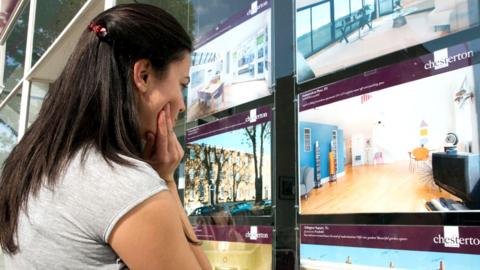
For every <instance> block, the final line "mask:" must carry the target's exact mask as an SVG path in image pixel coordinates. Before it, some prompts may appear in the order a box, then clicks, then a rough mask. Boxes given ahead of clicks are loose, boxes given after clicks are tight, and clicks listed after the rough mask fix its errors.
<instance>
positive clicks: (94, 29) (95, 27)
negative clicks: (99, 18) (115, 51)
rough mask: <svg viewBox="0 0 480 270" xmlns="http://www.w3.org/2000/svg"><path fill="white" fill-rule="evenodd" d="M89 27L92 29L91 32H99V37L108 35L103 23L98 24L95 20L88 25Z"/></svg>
mask: <svg viewBox="0 0 480 270" xmlns="http://www.w3.org/2000/svg"><path fill="white" fill-rule="evenodd" d="M88 29H89V30H90V31H91V32H94V33H96V34H97V36H99V37H102V38H104V37H105V36H106V35H107V29H106V28H105V27H103V26H101V25H98V24H96V23H94V22H91V23H90V24H89V25H88Z"/></svg>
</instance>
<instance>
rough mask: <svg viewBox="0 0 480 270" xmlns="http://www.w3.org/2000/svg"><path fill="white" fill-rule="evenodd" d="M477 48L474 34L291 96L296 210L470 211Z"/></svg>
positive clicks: (476, 158)
mask: <svg viewBox="0 0 480 270" xmlns="http://www.w3.org/2000/svg"><path fill="white" fill-rule="evenodd" d="M479 53H480V39H475V40H472V41H469V42H465V43H461V44H457V45H455V46H451V47H449V48H444V49H441V50H438V51H435V52H434V53H432V54H428V55H424V56H422V57H418V58H415V59H412V60H408V61H404V62H400V63H398V64H394V65H390V66H386V67H382V68H378V69H376V70H372V71H367V72H365V73H363V74H360V75H356V76H353V77H351V78H348V79H344V80H341V81H337V82H333V83H331V84H328V85H324V86H320V87H317V88H315V89H312V90H311V91H308V92H305V93H302V94H300V95H299V97H298V99H299V108H298V110H299V113H298V122H299V125H298V128H299V130H298V132H299V133H298V138H299V143H298V146H299V149H298V151H299V195H300V196H301V198H300V212H301V214H315V215H316V214H339V213H385V212H427V211H470V210H478V209H480V193H479V192H478V189H477V188H476V185H477V182H478V179H479V178H480V171H479V170H478V164H479V163H480V155H479V153H480V139H479V130H480V128H479V126H480V123H479V117H478V116H479V114H478V112H479V111H480V108H478V104H479V103H478V96H479V92H480V89H478V80H479V78H480V73H479V70H480V64H479V63H478V59H479V57H478V56H479V55H480V54H479ZM313 149H315V151H314V150H313ZM447 150H448V151H447ZM316 157H317V158H316Z"/></svg>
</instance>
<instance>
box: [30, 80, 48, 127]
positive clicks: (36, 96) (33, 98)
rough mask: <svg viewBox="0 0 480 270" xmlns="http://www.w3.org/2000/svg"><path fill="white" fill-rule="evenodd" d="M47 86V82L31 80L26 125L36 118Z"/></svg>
mask: <svg viewBox="0 0 480 270" xmlns="http://www.w3.org/2000/svg"><path fill="white" fill-rule="evenodd" d="M48 88H49V85H48V83H41V82H32V84H31V88H30V102H29V109H28V126H30V125H31V124H32V123H33V121H35V119H36V118H37V115H38V113H39V112H40V108H41V107H42V103H43V99H44V98H45V95H46V94H47V92H48Z"/></svg>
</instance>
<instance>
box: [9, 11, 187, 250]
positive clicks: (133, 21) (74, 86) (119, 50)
mask: <svg viewBox="0 0 480 270" xmlns="http://www.w3.org/2000/svg"><path fill="white" fill-rule="evenodd" d="M92 26H93V27H92ZM85 28H86V29H85V31H84V32H83V33H82V35H81V37H80V40H79V43H78V45H77V47H76V48H75V50H74V52H73V54H72V55H71V56H70V58H69V60H68V62H67V64H66V66H65V69H64V70H63V72H62V73H61V75H60V76H59V78H58V79H57V80H56V81H55V82H54V83H53V84H52V85H51V88H50V90H49V92H48V94H47V96H46V97H45V100H44V102H43V105H42V108H41V110H40V112H39V115H38V118H37V120H36V121H35V122H33V123H32V125H31V127H30V128H29V129H28V130H27V132H26V133H25V135H24V136H23V138H22V140H21V141H20V142H19V143H18V144H17V145H16V146H15V148H14V149H13V150H12V152H11V153H10V155H9V156H8V158H7V159H6V161H5V163H4V167H3V171H2V173H1V178H0V180H1V182H0V244H1V247H2V249H3V250H4V251H5V252H6V253H9V254H14V253H16V252H17V251H18V246H17V243H16V234H17V227H18V217H19V213H20V212H21V210H22V209H26V205H27V202H28V199H29V197H30V195H35V194H36V193H37V192H38V191H39V189H40V188H41V187H42V185H49V186H52V187H53V186H55V184H56V183H57V181H58V177H59V175H60V173H61V172H62V169H64V168H65V166H66V165H67V164H68V162H69V160H70V159H71V158H72V157H73V156H74V155H75V154H76V153H77V152H79V151H80V150H82V151H84V150H85V149H86V148H88V147H94V148H96V149H98V150H99V151H100V152H101V154H102V155H103V157H104V158H105V159H106V160H107V161H108V162H114V163H119V164H124V165H132V164H131V163H129V162H128V161H127V160H125V159H123V158H122V157H121V156H120V154H121V155H125V156H129V157H133V158H136V159H139V158H141V153H142V144H141V134H140V132H139V119H138V115H137V108H136V105H135V104H136V101H135V100H136V97H135V93H134V91H135V90H134V84H133V82H132V68H133V65H134V63H135V62H136V61H137V60H139V59H148V60H150V62H151V63H152V66H153V67H154V69H155V70H156V71H157V72H158V74H159V76H162V74H164V73H165V71H166V70H167V68H168V65H169V64H170V63H172V62H173V61H177V60H180V59H182V58H183V57H185V55H186V52H191V51H192V41H191V39H190V37H189V35H188V34H187V33H186V32H185V30H184V29H183V28H182V26H181V25H180V24H179V23H178V22H177V20H176V19H175V18H174V17H173V16H171V15H170V14H168V13H167V12H165V11H164V10H162V9H160V8H158V7H155V6H151V5H145V4H127V5H118V6H115V7H113V8H111V9H109V10H106V11H104V12H102V13H101V14H99V15H98V16H97V17H96V18H95V19H93V21H92V24H91V25H90V27H87V25H85ZM102 28H104V30H105V31H100V30H102ZM105 33H106V35H105ZM83 154H85V152H83Z"/></svg>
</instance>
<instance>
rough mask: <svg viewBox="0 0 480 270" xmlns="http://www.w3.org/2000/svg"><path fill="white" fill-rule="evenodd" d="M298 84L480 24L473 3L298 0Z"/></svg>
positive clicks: (469, 1)
mask: <svg viewBox="0 0 480 270" xmlns="http://www.w3.org/2000/svg"><path fill="white" fill-rule="evenodd" d="M295 3H296V19H295V21H296V40H297V61H296V63H297V79H298V82H302V81H306V80H310V79H313V78H317V77H320V76H323V75H326V74H329V73H332V72H334V71H337V70H341V69H345V68H347V67H350V66H353V65H355V64H358V63H362V62H365V61H367V60H370V59H373V58H377V57H379V56H382V55H386V54H388V53H392V52H395V51H399V50H402V49H405V48H409V47H412V46H414V45H418V44H421V43H425V42H428V41H431V40H435V39H438V38H441V37H444V36H447V35H450V34H452V33H456V32H460V31H462V30H465V29H469V28H471V27H475V26H478V25H479V13H480V10H479V2H478V1H472V0H455V1H441V0H440V1H433V0H380V1H375V0H363V1H362V0H335V1H324V0H313V1H311V0H296V2H295Z"/></svg>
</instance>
